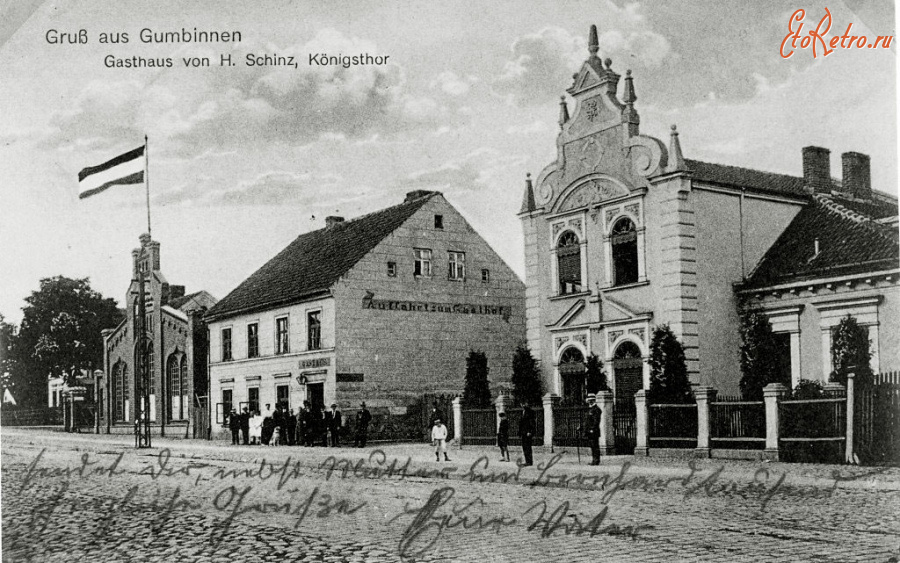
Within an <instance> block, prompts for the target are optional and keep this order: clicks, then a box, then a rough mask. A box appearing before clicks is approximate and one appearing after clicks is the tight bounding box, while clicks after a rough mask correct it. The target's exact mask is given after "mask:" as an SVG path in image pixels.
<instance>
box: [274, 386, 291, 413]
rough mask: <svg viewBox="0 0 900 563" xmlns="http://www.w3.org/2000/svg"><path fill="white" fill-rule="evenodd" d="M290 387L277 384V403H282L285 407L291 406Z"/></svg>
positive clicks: (282, 406)
mask: <svg viewBox="0 0 900 563" xmlns="http://www.w3.org/2000/svg"><path fill="white" fill-rule="evenodd" d="M288 389H290V387H288V386H287V385H277V386H276V387H275V404H278V405H281V408H283V409H288V408H290V401H289V400H288Z"/></svg>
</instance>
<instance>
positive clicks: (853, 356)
mask: <svg viewBox="0 0 900 563" xmlns="http://www.w3.org/2000/svg"><path fill="white" fill-rule="evenodd" d="M871 357H872V352H871V351H870V346H869V331H868V330H867V329H866V327H863V326H860V325H859V323H858V322H857V321H856V319H855V318H854V317H851V316H850V315H847V316H846V317H844V318H843V319H841V321H840V322H839V323H838V325H837V326H836V327H834V330H833V331H832V333H831V365H832V366H834V371H832V372H831V375H830V377H829V379H830V380H831V381H836V382H838V383H840V384H841V385H846V384H847V374H848V373H850V372H851V371H852V372H853V373H854V375H855V378H854V379H855V381H857V382H858V383H860V384H862V385H865V384H867V383H869V382H871V381H872V369H871V367H869V359H870V358H871Z"/></svg>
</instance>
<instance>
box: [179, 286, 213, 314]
mask: <svg viewBox="0 0 900 563" xmlns="http://www.w3.org/2000/svg"><path fill="white" fill-rule="evenodd" d="M215 302H216V298H215V297H213V296H212V295H210V294H209V292H207V291H204V290H200V291H195V292H194V293H188V294H187V295H183V296H181V297H177V298H175V299H169V302H168V303H167V305H168V306H169V307H172V308H173V309H178V310H179V311H192V310H196V309H199V308H201V307H208V306H209V304H210V303H215Z"/></svg>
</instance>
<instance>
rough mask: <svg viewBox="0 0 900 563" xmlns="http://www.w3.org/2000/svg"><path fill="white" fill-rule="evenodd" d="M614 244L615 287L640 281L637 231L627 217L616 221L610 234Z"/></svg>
mask: <svg viewBox="0 0 900 563" xmlns="http://www.w3.org/2000/svg"><path fill="white" fill-rule="evenodd" d="M610 242H611V243H612V261H613V285H625V284H629V283H636V282H637V281H638V248H637V229H636V228H635V226H634V222H633V221H632V220H631V219H628V218H627V217H623V218H622V219H619V220H618V221H616V224H615V225H613V228H612V233H611V234H610Z"/></svg>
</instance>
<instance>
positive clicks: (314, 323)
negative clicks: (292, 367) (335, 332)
mask: <svg viewBox="0 0 900 563" xmlns="http://www.w3.org/2000/svg"><path fill="white" fill-rule="evenodd" d="M320 314H321V311H312V312H310V313H308V314H307V315H306V349H307V350H318V349H319V348H321V347H322V321H321V320H320V319H319V316H320Z"/></svg>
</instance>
